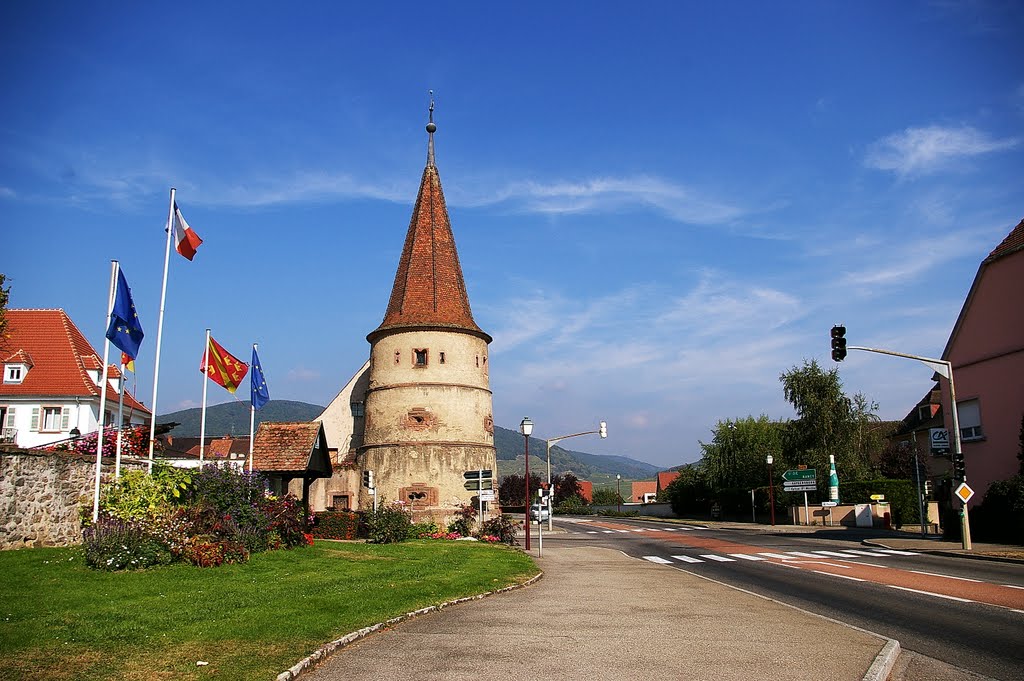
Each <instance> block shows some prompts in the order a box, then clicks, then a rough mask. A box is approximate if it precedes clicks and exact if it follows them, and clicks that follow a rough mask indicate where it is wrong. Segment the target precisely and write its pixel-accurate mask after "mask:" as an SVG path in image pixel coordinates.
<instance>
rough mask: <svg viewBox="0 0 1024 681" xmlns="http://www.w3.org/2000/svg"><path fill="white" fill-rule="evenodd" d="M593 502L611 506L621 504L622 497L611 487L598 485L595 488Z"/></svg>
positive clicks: (597, 504)
mask: <svg viewBox="0 0 1024 681" xmlns="http://www.w3.org/2000/svg"><path fill="white" fill-rule="evenodd" d="M591 503H592V504H594V505H596V506H611V505H613V504H621V503H622V498H621V497H620V496H619V495H618V493H617V492H616V491H615V490H614V489H612V488H611V487H598V488H596V489H595V490H594V500H593V501H592V502H591Z"/></svg>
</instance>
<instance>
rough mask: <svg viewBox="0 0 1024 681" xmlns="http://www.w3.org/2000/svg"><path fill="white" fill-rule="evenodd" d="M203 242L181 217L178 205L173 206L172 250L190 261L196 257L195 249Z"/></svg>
mask: <svg viewBox="0 0 1024 681" xmlns="http://www.w3.org/2000/svg"><path fill="white" fill-rule="evenodd" d="M201 243H203V240H202V239H200V238H199V235H198V234H196V233H195V231H193V229H192V228H191V227H189V226H188V223H187V222H185V218H184V217H182V215H181V211H180V210H179V209H178V204H177V203H175V204H174V249H175V250H176V251H178V253H181V254H182V255H183V256H185V257H186V258H188V259H189V260H192V258H194V257H195V255H196V249H198V248H199V244H201Z"/></svg>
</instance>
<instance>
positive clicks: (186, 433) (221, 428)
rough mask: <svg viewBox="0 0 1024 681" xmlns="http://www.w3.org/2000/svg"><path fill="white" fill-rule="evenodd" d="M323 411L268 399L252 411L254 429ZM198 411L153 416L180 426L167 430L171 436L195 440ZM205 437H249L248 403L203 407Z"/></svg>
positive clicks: (311, 415) (195, 409)
mask: <svg viewBox="0 0 1024 681" xmlns="http://www.w3.org/2000/svg"><path fill="white" fill-rule="evenodd" d="M323 410H324V408H323V407H321V406H319V405H316V404H307V403H306V402H293V401H292V400H270V401H269V402H267V403H266V404H265V405H263V408H262V409H259V410H257V411H256V427H257V428H259V425H260V423H262V422H263V421H268V422H271V423H278V422H281V421H312V420H313V419H315V418H316V417H317V416H319V415H320V414H321V413H322V412H323ZM202 411H203V410H202V409H201V408H200V407H195V408H193V409H183V410H182V411H175V412H171V413H170V414H161V415H160V416H157V417H156V422H157V423H169V422H171V421H177V422H178V423H179V424H180V425H178V426H176V427H175V428H174V430H172V431H171V435H175V436H177V437H199V421H200V419H201V418H202ZM206 435H207V437H219V436H221V435H244V436H248V435H249V402H248V401H245V402H225V403H224V404H217V405H214V406H212V407H210V406H208V407H206Z"/></svg>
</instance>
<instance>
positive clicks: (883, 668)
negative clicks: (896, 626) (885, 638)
mask: <svg viewBox="0 0 1024 681" xmlns="http://www.w3.org/2000/svg"><path fill="white" fill-rule="evenodd" d="M899 656H900V642H899V641H897V640H896V639H894V638H890V639H889V642H888V643H886V644H885V645H884V646H883V647H882V649H881V650H880V651H878V655H876V656H875V661H874V662H873V663H871V666H870V667H868V670H867V672H865V674H864V681H888V678H889V674H891V673H892V669H893V667H895V666H896V660H898V659H899Z"/></svg>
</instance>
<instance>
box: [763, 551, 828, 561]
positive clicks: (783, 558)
mask: <svg viewBox="0 0 1024 681" xmlns="http://www.w3.org/2000/svg"><path fill="white" fill-rule="evenodd" d="M757 555H759V556H767V557H769V558H778V559H779V560H793V559H792V558H790V557H789V556H786V555H783V554H781V553H768V552H763V553H758V554H757ZM811 558H817V556H811Z"/></svg>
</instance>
